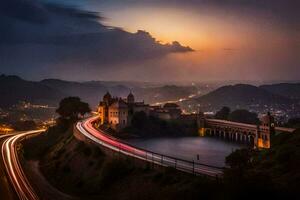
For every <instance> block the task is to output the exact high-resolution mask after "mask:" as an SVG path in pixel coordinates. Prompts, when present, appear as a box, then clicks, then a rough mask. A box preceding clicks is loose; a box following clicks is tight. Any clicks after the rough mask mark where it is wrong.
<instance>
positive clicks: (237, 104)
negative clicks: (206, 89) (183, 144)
mask: <svg viewBox="0 0 300 200" xmlns="http://www.w3.org/2000/svg"><path fill="white" fill-rule="evenodd" d="M282 85H284V87H283V86H282ZM299 89H300V85H299V84H274V85H263V86H259V87H256V86H252V85H246V84H237V85H228V86H223V87H220V88H218V89H216V90H214V91H212V92H210V93H208V94H206V95H203V96H201V97H198V98H194V99H192V100H190V101H188V102H185V103H184V104H183V105H184V106H186V104H190V105H198V106H200V108H201V109H202V110H204V111H216V110H218V109H220V108H221V107H223V106H228V107H230V108H231V109H232V110H234V109H249V110H252V111H257V112H259V111H263V110H271V109H274V110H285V111H287V112H289V111H292V110H294V111H295V112H297V110H299V102H300V99H299V94H298V91H299Z"/></svg>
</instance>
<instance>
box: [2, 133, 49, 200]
mask: <svg viewBox="0 0 300 200" xmlns="http://www.w3.org/2000/svg"><path fill="white" fill-rule="evenodd" d="M43 131H44V130H34V131H27V132H23V133H19V134H10V135H4V136H1V138H6V139H5V140H4V141H3V143H2V147H1V154H2V161H3V164H4V167H5V170H6V173H7V175H8V176H7V177H8V178H9V180H10V183H11V185H12V186H13V188H14V190H15V192H16V194H17V195H18V197H19V199H22V200H37V199H39V197H38V196H37V194H36V193H35V191H34V189H33V188H32V186H31V185H30V183H29V181H28V179H27V178H26V175H25V174H24V172H23V170H22V167H21V165H20V161H19V157H18V151H17V148H18V144H19V142H20V141H21V140H24V139H27V138H29V137H32V136H34V135H36V134H39V133H41V132H43Z"/></svg>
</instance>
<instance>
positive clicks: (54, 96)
mask: <svg viewBox="0 0 300 200" xmlns="http://www.w3.org/2000/svg"><path fill="white" fill-rule="evenodd" d="M63 96H64V94H63V93H62V92H60V91H57V90H55V89H53V88H51V87H48V86H46V85H43V84H41V83H38V82H33V81H25V80H23V79H21V78H19V77H17V76H5V75H1V76H0V97H1V98H0V107H1V108H8V107H10V106H12V105H15V104H17V103H18V102H20V101H27V102H33V103H41V104H54V102H57V100H58V99H61V98H62V97H63Z"/></svg>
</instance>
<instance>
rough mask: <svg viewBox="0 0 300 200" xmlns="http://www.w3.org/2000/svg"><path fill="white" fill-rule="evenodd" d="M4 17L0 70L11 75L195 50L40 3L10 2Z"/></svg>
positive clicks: (0, 15) (99, 66)
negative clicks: (161, 41) (162, 41)
mask: <svg viewBox="0 0 300 200" xmlns="http://www.w3.org/2000/svg"><path fill="white" fill-rule="evenodd" d="M0 19H1V24H0V33H1V37H0V38H1V40H0V69H1V71H2V72H7V73H18V74H20V73H22V74H23V75H24V74H25V75H27V76H28V75H29V74H31V76H32V77H39V76H41V75H42V76H46V75H49V74H58V73H59V71H61V72H69V73H72V72H80V71H84V70H94V68H97V69H98V70H101V69H102V68H103V67H107V66H108V65H110V67H112V66H116V67H117V66H120V65H117V64H118V63H124V62H130V61H138V60H147V59H152V58H157V57H162V56H164V55H167V54H168V53H172V52H189V51H192V49H191V48H189V47H184V46H181V45H180V44H179V43H178V42H173V43H172V44H160V43H159V42H157V41H156V39H155V38H153V37H152V36H151V35H150V34H149V33H148V32H145V31H138V32H136V33H129V32H126V31H124V30H121V29H119V28H113V27H107V26H104V25H102V24H101V23H100V20H101V17H99V15H98V14H97V13H92V12H86V11H82V10H78V9H74V8H65V7H62V6H58V5H54V4H41V3H40V2H39V1H30V0H25V1H22V0H5V1H4V2H2V3H1V7H0ZM113 64H116V65H113ZM58 67H59V69H58ZM58 70H59V71H58ZM55 72H56V73H55ZM35 74H36V75H35Z"/></svg>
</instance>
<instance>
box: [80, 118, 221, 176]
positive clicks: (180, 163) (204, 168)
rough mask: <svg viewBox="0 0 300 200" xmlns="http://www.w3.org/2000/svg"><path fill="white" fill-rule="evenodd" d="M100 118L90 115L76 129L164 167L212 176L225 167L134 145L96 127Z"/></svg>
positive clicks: (98, 142)
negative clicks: (163, 153) (94, 123)
mask: <svg viewBox="0 0 300 200" xmlns="http://www.w3.org/2000/svg"><path fill="white" fill-rule="evenodd" d="M97 119H98V116H94V117H90V118H88V119H85V120H83V121H80V122H78V123H77V124H76V129H77V130H78V131H79V133H81V134H83V135H84V136H85V137H87V138H89V139H90V140H92V141H93V142H95V143H97V144H99V145H102V146H104V147H106V148H109V149H111V150H113V151H116V152H118V153H122V154H124V155H126V156H130V157H134V158H137V159H140V160H144V161H146V162H150V163H154V164H157V165H160V166H164V167H174V168H176V169H177V170H180V171H184V172H188V173H193V174H200V175H207V176H210V177H218V176H222V173H223V168H220V167H216V166H210V165H206V164H204V163H196V162H194V161H188V160H183V159H180V158H175V157H171V156H168V155H162V154H158V153H155V152H152V151H150V150H145V149H141V148H137V147H134V146H132V145H130V144H127V143H125V142H124V141H121V140H119V139H117V138H114V137H112V136H110V135H108V134H106V133H104V132H103V131H100V130H98V129H96V128H95V127H94V126H93V122H94V121H96V120H97Z"/></svg>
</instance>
